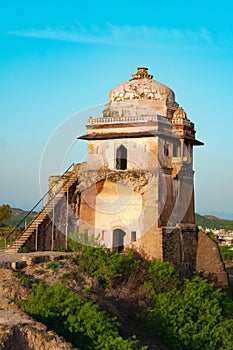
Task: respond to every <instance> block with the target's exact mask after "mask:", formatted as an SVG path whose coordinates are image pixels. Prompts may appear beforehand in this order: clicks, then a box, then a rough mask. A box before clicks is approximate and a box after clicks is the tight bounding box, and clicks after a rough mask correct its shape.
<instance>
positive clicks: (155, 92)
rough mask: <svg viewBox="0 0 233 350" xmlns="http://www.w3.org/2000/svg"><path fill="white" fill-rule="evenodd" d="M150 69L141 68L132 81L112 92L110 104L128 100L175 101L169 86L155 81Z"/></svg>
mask: <svg viewBox="0 0 233 350" xmlns="http://www.w3.org/2000/svg"><path fill="white" fill-rule="evenodd" d="M147 71H148V68H144V67H139V68H138V71H137V73H136V74H133V75H132V79H131V80H128V81H126V82H124V83H122V84H120V85H118V86H116V87H115V88H114V89H112V90H111V91H110V94H109V102H123V101H127V100H162V101H167V100H168V101H169V102H174V101H175V94H174V92H173V91H172V90H171V89H170V88H168V87H167V86H165V85H163V84H161V83H159V82H158V81H156V80H153V75H151V74H148V72H147Z"/></svg>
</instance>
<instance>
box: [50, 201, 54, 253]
mask: <svg viewBox="0 0 233 350" xmlns="http://www.w3.org/2000/svg"><path fill="white" fill-rule="evenodd" d="M53 240H54V202H53V216H52V243H51V250H53V244H54V242H53Z"/></svg>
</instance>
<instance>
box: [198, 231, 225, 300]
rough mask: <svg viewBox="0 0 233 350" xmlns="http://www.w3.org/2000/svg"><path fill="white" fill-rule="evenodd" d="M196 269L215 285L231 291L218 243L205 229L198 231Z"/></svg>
mask: <svg viewBox="0 0 233 350" xmlns="http://www.w3.org/2000/svg"><path fill="white" fill-rule="evenodd" d="M196 271H197V272H198V273H199V274H200V275H202V276H203V277H205V278H207V279H208V281H209V282H212V283H214V284H215V286H217V287H221V288H223V290H225V291H226V292H227V293H230V288H229V279H228V275H227V272H226V271H225V266H224V263H223V261H222V258H221V255H220V252H219V248H218V245H217V243H216V242H214V241H213V240H212V239H211V238H210V237H208V236H207V235H206V234H205V232H203V231H199V233H198V247H197V256H196Z"/></svg>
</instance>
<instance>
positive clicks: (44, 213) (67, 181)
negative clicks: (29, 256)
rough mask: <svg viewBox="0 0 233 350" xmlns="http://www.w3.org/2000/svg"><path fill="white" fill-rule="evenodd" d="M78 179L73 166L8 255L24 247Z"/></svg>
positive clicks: (75, 168)
mask: <svg viewBox="0 0 233 350" xmlns="http://www.w3.org/2000/svg"><path fill="white" fill-rule="evenodd" d="M77 179H78V169H77V167H76V166H75V167H74V170H72V171H69V172H67V173H66V174H65V176H63V178H62V179H61V183H59V184H58V185H57V186H56V192H55V193H53V194H52V196H51V198H50V199H49V201H48V203H47V204H46V205H45V206H44V207H43V208H42V209H41V211H40V212H39V214H38V215H37V216H36V217H35V218H34V219H33V220H32V222H31V223H30V224H29V225H28V227H27V228H26V229H25V230H24V232H23V233H22V235H21V236H20V237H19V238H18V239H17V240H16V241H15V242H14V243H13V244H12V245H11V246H10V247H9V248H8V249H7V252H8V253H17V252H18V250H19V249H20V248H22V247H23V246H24V244H25V243H26V242H27V240H28V239H29V238H30V237H31V236H32V234H33V233H34V232H35V231H36V230H37V229H38V227H39V226H40V224H41V223H42V222H43V221H44V220H45V219H46V218H47V217H48V215H50V214H52V212H53V209H54V208H55V206H56V205H57V204H58V203H59V202H60V200H61V199H62V198H64V195H65V194H66V193H67V191H68V190H69V188H70V187H71V186H72V185H73V184H74V183H75V181H76V180H77Z"/></svg>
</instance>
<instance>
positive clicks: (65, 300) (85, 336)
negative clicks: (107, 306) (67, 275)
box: [23, 283, 146, 350]
mask: <svg viewBox="0 0 233 350" xmlns="http://www.w3.org/2000/svg"><path fill="white" fill-rule="evenodd" d="M23 306H24V310H25V311H26V312H27V313H29V314H30V315H32V316H33V317H35V318H36V319H37V320H39V321H41V322H43V323H45V324H46V325H47V326H48V327H49V328H50V329H53V330H54V331H56V332H57V333H58V334H60V335H63V336H64V337H65V339H66V340H67V341H69V342H71V343H72V344H73V345H75V346H77V347H79V348H80V349H85V350H89V349H106V350H109V349H114V350H115V349H116V350H130V349H138V348H139V345H138V341H137V340H135V339H133V338H132V339H126V340H124V339H123V338H122V337H121V336H120V335H119V333H118V326H119V324H118V323H117V322H116V320H114V319H111V318H109V317H108V315H107V314H106V313H105V312H103V311H101V310H100V309H99V307H98V305H96V304H94V303H92V302H90V301H85V300H83V299H82V298H81V297H80V296H79V295H77V294H75V293H73V292H72V291H71V290H69V289H68V288H66V287H65V285H63V284H60V285H59V284H54V285H53V286H51V287H49V286H47V285H45V284H42V283H40V284H39V285H38V286H36V287H35V289H34V292H33V293H32V294H31V296H30V298H29V300H28V301H24V302H23ZM141 349H144V350H145V349H146V347H143V348H141Z"/></svg>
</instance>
